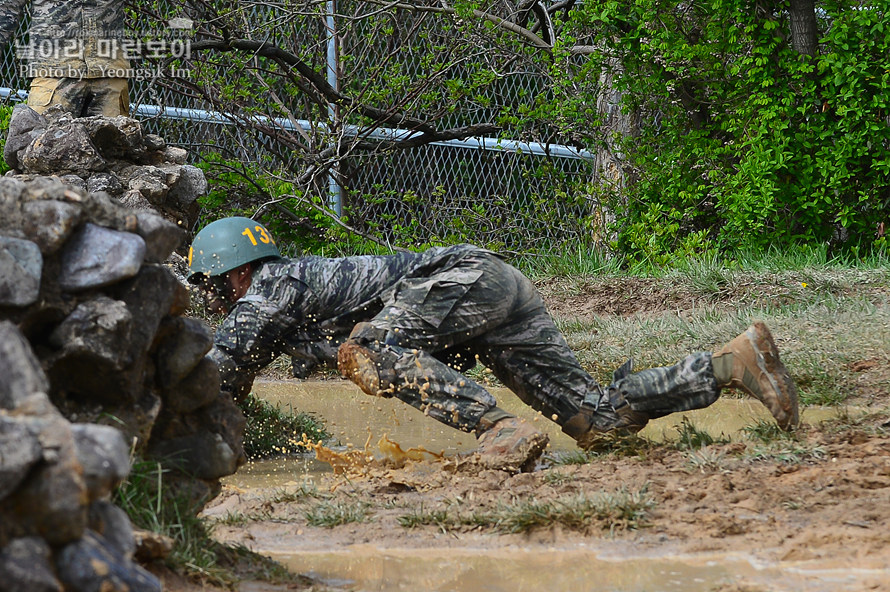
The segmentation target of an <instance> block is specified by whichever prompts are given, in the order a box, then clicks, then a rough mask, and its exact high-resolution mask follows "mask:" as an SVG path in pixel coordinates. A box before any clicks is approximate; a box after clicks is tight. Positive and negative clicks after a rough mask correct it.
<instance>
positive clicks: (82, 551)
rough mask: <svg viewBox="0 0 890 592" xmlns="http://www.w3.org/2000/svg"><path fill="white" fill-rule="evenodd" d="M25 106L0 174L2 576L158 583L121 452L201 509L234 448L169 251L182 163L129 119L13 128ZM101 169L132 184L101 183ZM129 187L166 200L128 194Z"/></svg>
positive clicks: (176, 230)
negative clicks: (130, 500) (151, 463)
mask: <svg viewBox="0 0 890 592" xmlns="http://www.w3.org/2000/svg"><path fill="white" fill-rule="evenodd" d="M33 115H36V114H34V113H33V112H31V111H30V110H29V109H28V110H21V111H20V110H19V109H17V110H16V113H15V114H14V116H13V125H18V127H17V129H18V130H19V133H18V135H15V136H14V135H13V134H10V141H11V142H12V143H13V146H12V147H10V145H9V143H8V144H7V150H6V152H7V154H10V153H11V154H13V159H12V160H11V162H10V164H12V165H13V166H15V167H16V169H17V170H15V171H12V172H11V174H8V175H7V176H6V177H3V178H0V588H2V589H8V590H29V591H38V592H39V591H42V590H70V591H77V592H80V591H84V592H85V591H87V590H100V589H101V590H131V591H139V590H159V589H160V584H159V582H158V581H157V579H156V578H154V577H153V576H151V574H149V573H148V572H146V571H145V570H143V569H142V568H141V567H140V566H139V565H137V564H136V563H135V562H134V560H133V557H134V553H135V551H136V542H135V537H134V533H133V528H132V525H131V524H130V522H129V519H128V518H127V516H126V514H125V513H124V512H123V510H121V509H120V508H118V507H116V506H115V505H113V504H112V503H111V501H110V500H111V493H112V491H113V490H114V488H115V487H116V486H117V485H118V484H120V483H121V482H122V480H123V479H125V478H126V476H127V474H128V472H129V469H130V462H131V454H137V455H140V456H146V457H151V458H156V459H158V460H160V461H161V463H162V464H163V466H164V467H165V469H168V472H166V473H165V487H166V488H167V491H168V492H171V495H173V494H175V495H177V496H179V497H180V498H181V497H182V496H185V498H186V499H188V500H190V501H192V502H193V507H194V509H195V511H196V512H197V511H198V510H199V509H200V507H201V504H202V503H204V502H205V501H206V500H208V499H210V498H211V497H212V496H214V495H216V494H217V493H218V491H219V487H220V486H219V478H220V477H222V476H225V475H229V474H232V473H234V472H235V470H236V469H237V467H238V466H239V464H240V463H242V462H243V461H244V454H243V450H242V447H241V439H242V433H243V429H244V418H243V416H242V414H241V412H240V410H239V409H238V408H237V407H236V406H235V404H234V403H233V402H232V401H231V400H230V399H226V398H225V397H224V396H222V395H221V393H220V389H219V376H218V372H217V369H216V367H215V365H214V363H213V362H212V361H211V360H210V359H209V358H207V357H206V356H205V354H206V353H207V352H208V351H209V349H210V347H211V344H212V336H211V334H210V332H209V330H208V329H207V328H206V326H205V325H204V324H203V323H202V322H201V321H199V320H196V319H193V318H189V317H187V316H185V313H186V311H187V309H188V307H189V293H188V290H187V289H186V287H185V286H184V285H183V284H182V283H181V282H180V281H179V280H178V279H177V278H176V276H175V275H174V274H173V273H172V272H171V271H170V269H169V268H168V267H167V266H166V265H165V264H164V262H165V261H166V260H167V259H168V257H169V256H170V255H171V253H172V252H173V251H174V249H176V248H178V247H180V246H181V245H182V244H183V242H184V241H185V238H186V232H185V231H184V230H183V229H182V227H181V226H182V222H183V220H182V219H181V218H180V217H179V216H180V214H182V211H179V213H177V212H176V211H174V210H175V208H173V207H172V206H170V203H172V202H169V201H167V200H168V199H170V195H171V194H173V195H174V196H175V194H176V190H175V189H176V187H178V184H177V183H178V182H179V181H177V182H171V181H172V178H173V177H176V174H177V173H176V171H179V174H180V179H181V178H182V177H181V175H182V166H183V165H178V164H177V165H175V166H167V165H172V164H174V163H169V162H167V163H166V164H164V163H165V162H166V161H165V157H162V156H161V155H162V154H167V155H169V154H170V152H171V151H170V150H169V149H168V148H167V147H164V146H163V145H162V142H159V141H158V140H154V139H149V141H148V142H146V140H145V138H144V137H142V135H141V130H140V129H139V124H138V122H136V121H135V120H130V119H127V118H113V119H109V118H84V119H70V117H67V118H66V117H65V116H56V117H55V119H54V120H52V121H50V119H52V118H50V119H44V120H43V123H45V124H46V126H45V127H44V128H39V127H32V128H31V131H30V132H27V133H24V135H22V133H21V130H23V129H26V128H27V127H28V126H27V125H22V122H21V121H19V122H18V123H17V122H16V120H17V118H19V117H25V118H31V119H34V118H33ZM36 120H37V121H40V120H39V119H36ZM29 125H30V124H29ZM35 130H37V131H36V132H35ZM24 136H29V137H30V138H31V140H30V142H27V143H24V144H23V138H24ZM72 136H73V138H74V139H73V140H72ZM139 138H141V140H139ZM137 140H138V141H137ZM72 141H73V142H74V143H72ZM97 143H98V144H101V145H102V146H103V148H101V149H100V148H99V147H97ZM63 145H64V146H67V147H66V148H65V149H64V150H62V149H60V148H59V146H63ZM10 151H11V152H10ZM66 153H67V154H68V155H69V158H67V160H66ZM100 161H101V162H100ZM128 161H129V162H130V163H131V164H129V165H127V164H126V162H128ZM48 162H49V163H52V164H51V165H48V164H47V163H48ZM85 162H92V163H93V164H92V165H90V166H91V167H92V168H90V169H84V168H83V164H84V163H85ZM150 162H155V163H156V164H149V163H150ZM66 163H67V164H66ZM72 163H76V164H72ZM103 163H104V164H103ZM158 163H160V164H158ZM177 166H178V167H180V168H179V169H176V167H177ZM165 167H166V169H165ZM174 169H175V170H174ZM38 170H39V171H42V174H39V173H37V172H35V171H38ZM165 170H166V173H165V174H166V175H167V177H166V180H165V181H164V183H163V184H164V186H165V187H166V189H165V190H158V192H155V191H154V190H153V189H151V190H147V193H146V189H145V188H146V187H155V188H157V187H159V185H157V186H156V185H153V184H152V183H153V181H152V180H154V181H157V182H158V183H159V184H162V183H161V178H160V176H158V175H157V174H156V172H157V171H165ZM53 171H55V172H57V173H64V174H62V175H56V176H45V175H46V174H48V173H50V172H53ZM121 171H126V175H127V176H125V177H121V176H120V175H119V173H120V172H121ZM199 172H200V171H199ZM85 173H87V174H86V177H84V174H85ZM72 175H73V177H76V178H77V179H80V180H81V181H82V182H77V181H75V179H74V178H72ZM100 175H113V176H114V178H116V179H117V180H118V181H119V182H120V183H121V184H123V185H124V186H126V187H127V189H125V190H122V191H119V192H118V197H117V198H115V197H113V196H112V195H110V194H109V193H106V192H102V191H99V189H101V187H100V183H99V181H100ZM110 178H111V177H110V176H105V177H101V179H106V180H109V179H110ZM202 178H203V176H202ZM112 184H114V183H112ZM115 187H116V185H115ZM91 189H95V190H96V191H91ZM193 189H194V187H193ZM134 192H137V193H139V195H140V196H142V197H145V196H146V195H154V196H155V198H157V199H158V200H160V198H159V197H158V196H159V195H160V194H161V193H163V194H164V196H165V197H164V201H163V202H161V201H157V202H153V201H151V200H152V199H154V198H146V199H147V200H148V202H149V203H148V204H145V203H141V202H140V203H131V204H130V205H131V206H132V205H135V206H136V208H135V209H134V208H132V207H127V205H124V202H127V201H128V199H126V197H127V195H129V197H130V198H132V199H130V200H129V201H130V202H133V201H138V199H136V195H135V193H134ZM177 199H178V198H177ZM184 201H188V199H185V200H184ZM192 201H193V200H192ZM158 204H161V205H160V206H159V205H158ZM163 204H168V205H167V206H164V205H163ZM176 204H177V207H178V205H181V202H176ZM149 206H153V207H149ZM165 208H166V209H165Z"/></svg>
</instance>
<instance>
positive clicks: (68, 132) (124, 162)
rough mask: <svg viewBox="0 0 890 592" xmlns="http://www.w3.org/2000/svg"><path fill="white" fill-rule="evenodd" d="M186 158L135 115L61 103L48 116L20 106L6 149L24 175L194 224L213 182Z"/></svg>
mask: <svg viewBox="0 0 890 592" xmlns="http://www.w3.org/2000/svg"><path fill="white" fill-rule="evenodd" d="M187 157H188V153H187V152H186V151H185V150H183V149H182V148H178V147H175V146H168V145H167V144H166V142H165V141H164V139H163V138H161V137H160V136H157V135H154V134H144V133H143V132H142V125H141V124H140V123H139V122H138V121H137V120H135V119H131V118H129V117H124V116H118V117H102V116H95V117H81V118H74V117H72V115H71V114H70V113H67V112H65V111H62V110H60V109H59V108H57V107H53V108H50V109H49V110H48V111H47V112H46V113H45V114H44V115H41V114H39V113H37V112H36V111H34V110H33V109H31V108H30V107H28V106H27V105H25V104H24V103H20V104H18V105H16V107H15V109H14V110H13V113H12V117H11V119H10V122H9V134H8V136H7V139H6V145H5V147H4V149H3V158H4V160H5V161H6V164H8V165H9V167H10V168H11V169H13V172H15V173H17V174H19V175H30V176H38V175H54V176H57V177H59V178H60V179H61V180H62V181H63V182H64V183H66V184H68V185H72V186H74V187H78V188H80V189H83V190H85V191H89V192H97V191H104V192H105V193H107V194H108V195H109V196H111V197H113V198H115V199H117V200H119V201H120V203H122V204H123V205H126V206H128V207H130V208H133V209H138V210H149V211H156V212H159V213H161V214H162V215H163V216H164V217H165V218H166V219H168V220H172V221H173V222H175V223H177V224H179V225H181V226H183V227H184V228H189V229H190V228H192V227H193V226H194V224H195V222H196V221H197V216H198V211H199V209H200V207H199V205H198V203H197V199H198V198H199V197H201V196H202V195H204V194H205V193H206V192H207V179H206V178H205V177H204V173H203V172H202V171H201V169H199V168H197V167H194V166H192V165H189V164H186V158H187Z"/></svg>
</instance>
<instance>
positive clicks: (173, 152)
mask: <svg viewBox="0 0 890 592" xmlns="http://www.w3.org/2000/svg"><path fill="white" fill-rule="evenodd" d="M188 156H189V153H188V151H187V150H183V149H182V148H178V147H176V146H167V147H166V148H164V162H172V163H174V164H185V163H186V161H187V160H188Z"/></svg>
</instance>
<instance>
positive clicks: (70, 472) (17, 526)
mask: <svg viewBox="0 0 890 592" xmlns="http://www.w3.org/2000/svg"><path fill="white" fill-rule="evenodd" d="M21 421H22V422H23V423H24V424H25V425H26V426H27V427H28V429H29V430H30V432H31V433H32V434H34V435H36V436H37V439H38V440H39V442H40V446H41V454H42V459H41V462H38V463H36V464H35V465H34V466H33V467H32V469H31V471H30V473H29V474H28V476H27V477H26V478H25V480H24V481H23V482H22V484H21V486H20V487H18V488H17V489H16V490H15V491H14V492H13V493H11V494H10V495H9V496H7V497H6V498H5V499H4V500H3V503H2V504H0V540H2V538H3V535H4V534H5V535H6V536H10V535H11V536H14V537H17V536H31V535H39V536H41V537H43V538H44V539H45V540H46V541H47V542H48V543H49V544H50V545H62V544H66V543H70V542H71V541H74V540H77V539H79V538H80V537H81V536H83V532H84V529H85V528H86V521H87V505H86V503H87V497H86V486H85V485H84V481H83V478H82V477H81V471H82V470H83V469H82V467H81V465H80V462H79V461H78V460H77V455H76V451H75V446H74V436H73V435H72V433H71V427H70V424H69V423H68V421H67V420H65V418H64V417H62V416H61V415H59V414H58V412H56V413H54V414H53V413H50V414H49V415H44V416H40V417H21ZM4 530H6V532H5V533H4Z"/></svg>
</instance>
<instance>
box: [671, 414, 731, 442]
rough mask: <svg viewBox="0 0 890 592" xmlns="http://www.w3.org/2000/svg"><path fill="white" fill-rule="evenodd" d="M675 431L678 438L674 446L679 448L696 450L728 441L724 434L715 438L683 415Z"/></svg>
mask: <svg viewBox="0 0 890 592" xmlns="http://www.w3.org/2000/svg"><path fill="white" fill-rule="evenodd" d="M677 433H678V434H679V438H678V439H677V442H676V444H675V446H676V447H677V449H679V450H698V449H700V448H704V447H705V446H710V445H711V444H715V443H716V444H726V443H728V442H729V438H727V437H726V436H721V437H719V438H715V437H714V436H712V435H711V434H709V433H708V432H705V431H702V430H700V429H698V428H697V427H695V424H693V423H692V421H690V420H689V418H688V417H686V416H684V417H683V419H682V421H681V422H680V425H678V426H677Z"/></svg>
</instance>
